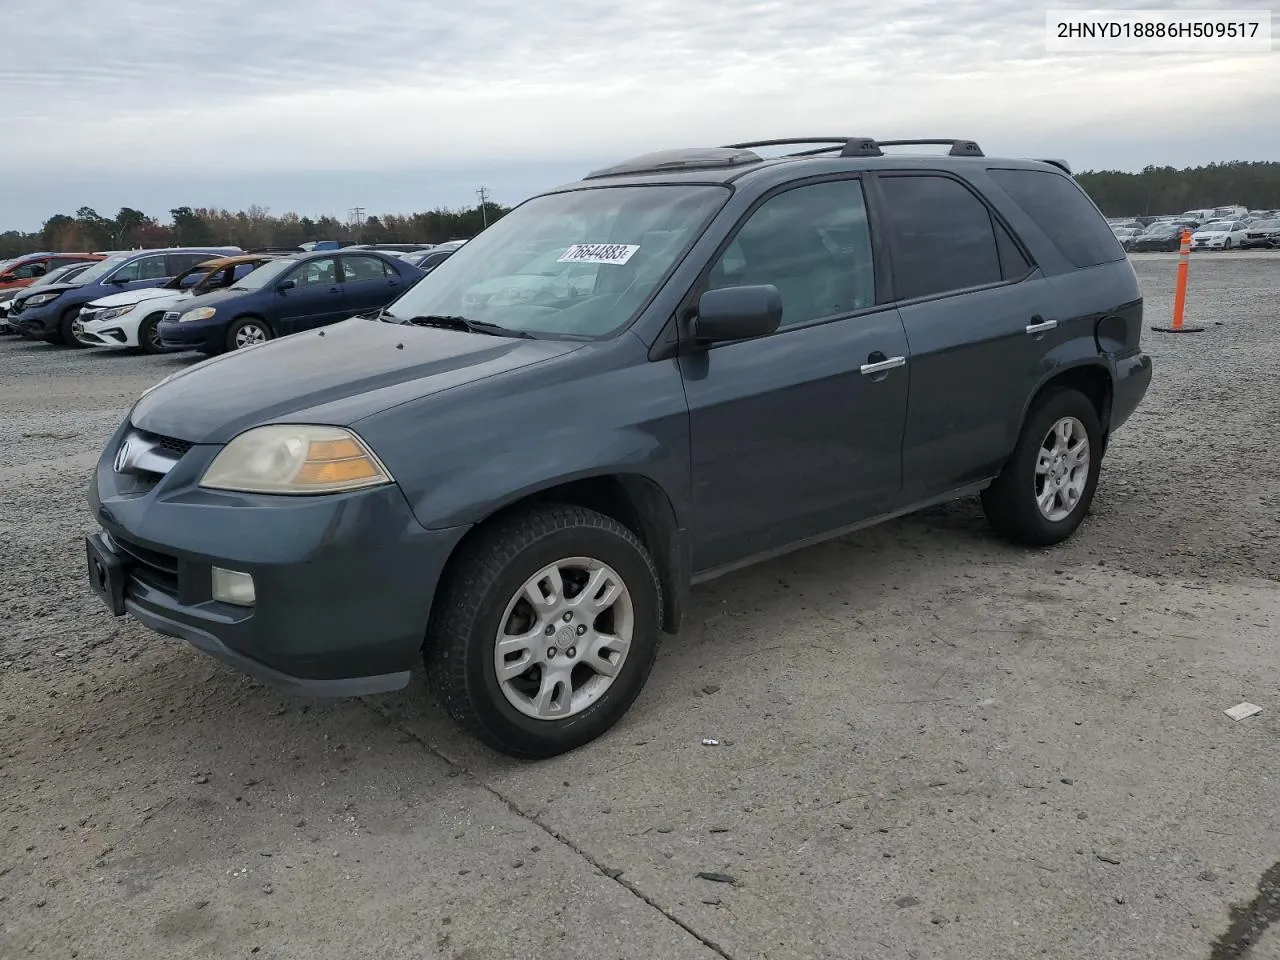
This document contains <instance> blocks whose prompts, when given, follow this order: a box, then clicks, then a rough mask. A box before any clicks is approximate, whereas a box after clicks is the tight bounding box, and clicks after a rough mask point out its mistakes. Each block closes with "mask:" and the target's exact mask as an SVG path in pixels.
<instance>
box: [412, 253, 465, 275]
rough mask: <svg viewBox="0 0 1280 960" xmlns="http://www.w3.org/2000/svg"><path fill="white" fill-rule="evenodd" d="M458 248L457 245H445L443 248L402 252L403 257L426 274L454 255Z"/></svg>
mask: <svg viewBox="0 0 1280 960" xmlns="http://www.w3.org/2000/svg"><path fill="white" fill-rule="evenodd" d="M457 249H458V248H457V247H445V248H444V249H443V250H442V249H439V248H432V249H431V250H426V251H423V252H422V253H406V254H401V257H402V259H404V260H407V261H409V263H411V264H413V265H414V266H415V267H417V268H418V269H419V270H421V271H422V272H423V273H424V274H426V273H430V272H431V271H432V270H434V269H435V268H436V267H438V266H440V264H442V263H444V262H445V261H446V260H448V259H449V258H450V257H451V256H453V254H454V251H455V250H457Z"/></svg>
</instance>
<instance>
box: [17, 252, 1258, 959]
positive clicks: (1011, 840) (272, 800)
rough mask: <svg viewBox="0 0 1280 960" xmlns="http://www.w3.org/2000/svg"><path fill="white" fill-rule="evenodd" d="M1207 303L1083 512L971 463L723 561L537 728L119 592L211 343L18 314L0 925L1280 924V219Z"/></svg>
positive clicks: (666, 950) (1059, 943) (1154, 258)
mask: <svg viewBox="0 0 1280 960" xmlns="http://www.w3.org/2000/svg"><path fill="white" fill-rule="evenodd" d="M1135 262H1136V266H1137V269H1138V271H1139V274H1140V276H1141V278H1142V281H1143V285H1144V287H1145V290H1146V294H1147V297H1148V320H1149V322H1160V323H1163V322H1167V319H1168V316H1169V312H1170V303H1171V299H1172V281H1173V276H1174V258H1171V257H1168V256H1160V255H1148V256H1142V257H1135ZM1188 319H1189V321H1190V322H1203V323H1205V324H1207V325H1208V329H1207V330H1206V331H1205V332H1204V333H1201V334H1195V335H1193V334H1186V335H1183V336H1181V337H1174V336H1168V335H1159V334H1150V333H1149V334H1147V341H1148V349H1149V350H1150V351H1151V352H1152V353H1153V354H1154V356H1155V363H1156V381H1155V383H1154V385H1153V387H1152V390H1151V392H1150V393H1149V395H1148V397H1147V400H1146V403H1145V404H1144V406H1143V407H1142V408H1141V409H1140V410H1139V412H1138V414H1137V415H1135V417H1134V419H1133V420H1131V421H1130V423H1129V424H1128V425H1127V426H1126V427H1125V429H1124V430H1123V431H1122V432H1121V433H1120V434H1119V435H1118V436H1117V438H1116V442H1115V444H1114V446H1113V448H1112V450H1111V452H1110V454H1109V456H1108V460H1107V463H1106V465H1105V467H1104V470H1103V479H1102V485H1101V488H1100V491H1099V493H1098V496H1097V499H1096V501H1095V505H1094V512H1093V515H1092V517H1091V518H1090V519H1089V520H1088V521H1087V522H1086V524H1085V526H1084V527H1083V528H1082V529H1081V531H1080V533H1079V534H1078V536H1077V537H1076V538H1075V539H1074V540H1073V541H1072V542H1070V543H1069V544H1067V545H1065V546H1063V547H1061V548H1058V549H1055V550H1052V551H1045V552H1027V551H1023V550H1018V549H1014V548H1011V547H1009V546H1006V545H1004V544H1002V543H1000V542H998V541H996V540H995V539H993V538H992V536H991V535H990V534H989V533H988V532H987V530H986V529H985V527H984V525H983V522H982V520H981V515H980V512H979V508H978V506H977V503H976V502H975V501H961V502H958V503H956V504H952V505H949V506H946V507H943V508H940V509H936V510H933V511H930V512H928V513H927V514H923V515H919V516H916V517H911V518H907V519H905V520H902V521H899V522H895V523H893V524H890V525H887V526H884V527H881V528H878V529H875V530H871V531H868V532H865V533H862V534H859V535H856V536H852V537H848V538H845V539H842V540H839V541H836V542H833V543H830V544H827V545H824V546H821V547H816V548H813V549H810V550H807V551H804V552H801V553H798V554H795V555H793V556H791V557H787V558H783V559H781V560H777V561H774V562H771V563H769V564H766V565H763V566H761V567H758V568H755V569H752V570H748V571H746V572H743V573H740V574H737V575H734V576H731V577H727V578H724V579H722V580H719V581H716V582H714V583H712V584H709V585H707V586H704V587H700V588H699V589H698V590H697V591H696V592H695V597H694V605H693V609H692V615H691V617H690V619H689V622H688V626H687V628H686V629H685V631H684V632H683V633H682V634H681V635H679V636H678V637H674V638H669V639H668V641H667V643H666V646H665V649H664V652H663V654H662V656H661V657H660V659H659V663H658V666H657V668H656V669H655V671H654V675H653V677H652V679H651V681H650V683H649V686H648V688H647V690H646V692H645V693H644V694H643V695H642V696H641V699H640V700H639V701H638V702H637V704H636V706H635V708H634V709H633V711H632V713H631V715H630V716H629V718H628V719H627V720H626V721H625V722H624V723H623V724H622V725H621V726H620V727H618V728H617V729H616V730H615V731H614V732H613V733H612V734H611V735H609V736H608V737H606V738H604V739H603V740H601V741H598V742H597V743H595V744H592V745H590V746H588V747H587V748H584V749H583V750H580V751H578V752H577V753H575V754H572V755H570V756H566V757H562V758H559V759H556V760H553V761H550V762H545V763H541V764H536V765H527V764H518V763H514V762H511V761H508V760H506V759H504V758H500V757H497V756H495V755H493V754H490V753H487V752H485V751H483V750H482V749H480V748H477V747H475V746H473V745H472V744H471V743H470V742H469V741H468V740H466V739H465V738H463V737H462V736H460V735H459V734H457V733H456V732H455V731H454V729H453V728H452V727H451V726H450V725H449V723H448V722H447V720H446V718H444V717H443V715H442V714H441V712H440V711H439V710H438V709H437V708H436V707H435V706H434V705H433V704H432V703H431V702H430V701H429V700H428V699H427V697H426V696H425V694H424V692H423V690H422V688H421V686H420V684H419V683H415V684H414V685H413V686H411V688H410V689H409V690H407V691H405V692H404V693H402V694H398V695H395V696H388V697H380V698H370V699H369V700H366V701H344V702H323V703H306V702H303V701H293V700H289V699H285V698H283V697H282V696H281V695H280V694H278V693H276V692H273V691H271V690H268V689H265V688H263V687H260V686H258V685H256V684H254V683H252V682H250V681H248V680H246V679H244V678H242V677H240V676H239V675H237V674H235V673H233V672H232V671H230V670H229V669H227V668H224V667H222V666H221V665H220V664H218V663H217V662H215V661H213V660H211V659H209V658H207V657H205V656H203V655H201V654H199V653H197V652H196V651H194V650H191V649H190V648H187V647H185V646H183V645H181V644H176V643H171V642H167V641H164V640H162V639H160V638H157V637H155V636H153V635H151V634H149V633H148V632H147V631H145V630H143V629H142V628H140V627H139V626H138V625H137V624H136V623H133V622H132V621H130V620H127V619H125V620H119V621H115V620H113V619H112V618H111V617H109V616H108V615H107V613H106V612H105V611H104V610H103V609H101V608H100V605H99V603H98V601H97V600H96V599H95V598H94V597H93V596H92V595H91V594H90V592H89V590H88V588H87V586H85V585H84V584H83V583H82V579H83V571H82V567H83V551H82V547H81V537H82V536H83V535H84V534H85V533H86V532H88V531H89V530H90V529H91V527H92V521H91V519H90V517H89V514H88V511H87V507H86V503H85V485H86V478H87V476H88V472H89V470H90V467H91V465H92V463H93V462H94V461H95V459H96V457H97V455H98V452H99V449H100V447H101V444H102V443H103V442H104V441H105V439H106V438H107V436H108V435H109V433H110V432H111V430H112V429H113V428H114V427H115V425H116V424H117V422H118V421H119V418H120V417H121V416H122V415H123V414H124V412H125V411H126V409H127V407H128V405H129V404H130V402H131V401H132V400H133V399H134V398H135V397H136V395H137V394H138V393H139V392H140V391H141V390H142V389H144V388H145V387H146V386H148V385H149V384H151V383H153V382H155V381H156V380H157V379H159V378H160V377H161V376H163V375H164V374H166V373H168V372H169V371H171V370H173V369H175V368H177V367H180V366H182V365H183V364H185V363H188V362H190V361H189V360H186V359H183V358H179V357H159V358H144V357H135V356H120V355H116V354H109V353H95V352H89V351H80V352H71V351H66V350H59V349H56V348H50V347H45V346H43V345H36V344H31V343H25V342H22V341H19V340H16V339H15V338H13V337H3V338H0V427H2V430H0V436H3V438H4V439H5V443H4V444H3V446H0V481H2V486H3V490H4V497H3V501H0V502H2V503H3V514H2V517H3V519H0V569H2V570H3V572H4V576H3V578H0V618H2V619H0V957H3V958H5V960H7V958H9V957H20V956H37V957H77V956H78V957H83V958H95V960H96V958H114V957H128V958H131V960H149V958H156V960H174V958H183V957H192V958H195V957H219V958H220V957H252V958H258V960H267V958H290V960H297V958H311V957H326V958H327V957H338V958H356V957H377V958H379V960H395V958H415V960H424V958H437V957H438V958H447V960H510V958H521V960H525V958H527V960H543V958H552V957H555V958H562V960H570V958H579V957H581V958H598V960H605V958H608V960H619V958H635V960H657V958H661V960H684V958H689V960H715V958H717V957H718V958H733V960H756V958H760V960H764V958H768V960H801V958H815V960H817V958H821V960H837V958H839V960H853V958H859V960H862V958H867V960H881V958H883V960H898V958H925V960H940V958H966V960H999V958H1018V960H1025V958H1029V957H1052V958H1064V960H1102V958H1113V957H1114V958H1124V960H1137V958H1151V960H1177V958H1184V957H1188V958H1206V960H1244V958H1249V960H1260V958H1264V957H1266V958H1275V957H1280V927H1278V928H1277V930H1276V931H1272V932H1265V931H1264V928H1265V927H1266V925H1267V924H1268V923H1269V922H1270V920H1271V919H1273V918H1274V917H1276V915H1277V914H1280V865H1277V861H1280V789H1278V788H1277V778H1276V771H1277V769H1278V768H1277V765H1276V759H1277V735H1278V734H1280V697H1277V696H1276V693H1277V679H1278V676H1280V663H1278V661H1277V653H1278V652H1280V634H1278V632H1277V625H1278V624H1280V523H1277V521H1278V520H1280V466H1278V465H1277V452H1276V449H1277V448H1276V444H1275V440H1274V434H1273V433H1272V432H1271V430H1272V429H1273V425H1274V424H1275V423H1277V422H1280V375H1278V371H1280V336H1278V327H1280V256H1270V257H1268V256H1266V255H1261V256H1248V255H1233V254H1228V255H1220V256H1213V255H1209V256H1197V257H1196V258H1195V260H1194V262H1193V264H1192V287H1191V293H1190V298H1189V318H1188ZM1242 700H1251V701H1253V702H1255V703H1258V704H1260V705H1262V706H1263V708H1264V709H1263V712H1262V713H1261V714H1260V715H1258V716H1255V717H1252V718H1250V719H1247V720H1244V721H1242V722H1239V723H1235V722H1233V721H1231V720H1230V719H1228V718H1227V717H1225V716H1224V715H1223V713H1222V711H1223V709H1224V708H1226V707H1229V706H1232V705H1233V704H1236V703H1238V702H1240V701H1242ZM703 737H717V738H720V740H721V743H720V745H719V746H702V744H701V740H702V738H703ZM699 873H712V874H723V875H725V876H727V877H731V878H733V882H715V881H714V880H707V879H701V878H699V877H698V876H697V875H698V874H699Z"/></svg>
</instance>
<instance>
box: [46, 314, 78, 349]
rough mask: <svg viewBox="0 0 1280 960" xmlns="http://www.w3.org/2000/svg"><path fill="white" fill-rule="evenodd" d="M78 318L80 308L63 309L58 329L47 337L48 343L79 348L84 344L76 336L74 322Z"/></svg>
mask: <svg viewBox="0 0 1280 960" xmlns="http://www.w3.org/2000/svg"><path fill="white" fill-rule="evenodd" d="M79 319H80V308H79V307H72V308H70V309H69V310H64V311H63V313H62V317H61V318H60V319H59V321H58V329H57V330H56V331H55V332H54V333H53V334H52V335H51V336H49V337H48V338H47V339H48V341H49V342H50V343H56V344H59V345H60V346H64V347H74V348H75V349H77V350H80V349H82V348H83V347H84V344H83V343H81V342H80V338H79V337H77V336H76V329H75V327H76V323H77V322H78V321H79Z"/></svg>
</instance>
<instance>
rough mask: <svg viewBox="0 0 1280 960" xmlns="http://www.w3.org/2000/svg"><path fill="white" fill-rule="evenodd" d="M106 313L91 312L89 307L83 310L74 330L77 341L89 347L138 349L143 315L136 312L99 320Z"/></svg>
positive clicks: (100, 311)
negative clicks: (139, 328) (99, 316)
mask: <svg viewBox="0 0 1280 960" xmlns="http://www.w3.org/2000/svg"><path fill="white" fill-rule="evenodd" d="M104 312H105V310H101V309H99V310H90V309H88V308H87V307H86V308H85V309H83V310H81V311H80V316H79V318H78V320H77V322H76V324H75V325H74V326H73V328H72V330H73V332H74V333H75V337H76V339H77V340H79V341H80V342H81V343H83V344H84V345H85V346H89V347H116V348H125V347H136V346H137V345H138V326H139V324H140V323H141V322H142V314H141V313H139V312H138V311H136V310H135V311H130V312H129V313H125V314H122V315H120V316H118V317H113V318H112V319H110V320H99V319H97V317H98V315H99V314H101V313H104Z"/></svg>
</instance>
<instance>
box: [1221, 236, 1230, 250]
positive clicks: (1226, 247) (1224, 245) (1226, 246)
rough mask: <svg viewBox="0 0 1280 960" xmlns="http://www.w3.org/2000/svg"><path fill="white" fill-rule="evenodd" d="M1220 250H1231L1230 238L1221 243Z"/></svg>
mask: <svg viewBox="0 0 1280 960" xmlns="http://www.w3.org/2000/svg"><path fill="white" fill-rule="evenodd" d="M1222 249H1223V250H1230V249H1231V238H1230V237H1227V239H1226V240H1224V241H1223V243H1222Z"/></svg>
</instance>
